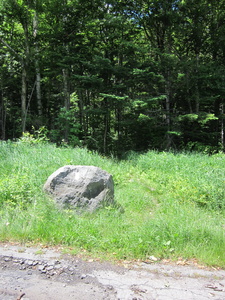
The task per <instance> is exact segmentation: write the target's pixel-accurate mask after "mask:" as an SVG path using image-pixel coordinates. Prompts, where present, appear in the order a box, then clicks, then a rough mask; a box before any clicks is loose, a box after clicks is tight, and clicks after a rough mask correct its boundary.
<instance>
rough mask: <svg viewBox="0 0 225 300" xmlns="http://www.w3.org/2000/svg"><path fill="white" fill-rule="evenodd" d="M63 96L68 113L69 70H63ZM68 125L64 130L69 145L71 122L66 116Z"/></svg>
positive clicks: (66, 124)
mask: <svg viewBox="0 0 225 300" xmlns="http://www.w3.org/2000/svg"><path fill="white" fill-rule="evenodd" d="M62 73H63V96H64V107H65V109H66V112H68V111H69V109H70V92H69V83H68V77H69V75H68V69H63V70H62ZM65 121H66V123H65V129H64V140H65V142H66V143H68V139H69V120H68V118H67V116H66V120H65Z"/></svg>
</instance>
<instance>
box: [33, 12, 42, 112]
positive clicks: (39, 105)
mask: <svg viewBox="0 0 225 300" xmlns="http://www.w3.org/2000/svg"><path fill="white" fill-rule="evenodd" d="M37 33H38V14H37V12H36V11H35V13H34V18H33V36H34V44H35V58H34V59H35V72H36V96H37V110H38V115H39V116H42V99H41V73H40V65H39V47H38V42H37Z"/></svg>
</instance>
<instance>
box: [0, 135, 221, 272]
mask: <svg viewBox="0 0 225 300" xmlns="http://www.w3.org/2000/svg"><path fill="white" fill-rule="evenodd" d="M0 164H1V171H0V240H1V241H20V242H21V243H28V242H32V243H42V244H47V245H63V246H65V247H67V246H68V247H70V248H71V249H72V251H74V253H78V252H80V251H86V252H87V253H90V255H92V256H94V257H95V256H100V257H106V258H110V259H111V258H115V259H148V258H149V257H150V256H155V257H156V258H158V259H162V258H169V259H171V260H176V259H178V258H179V257H182V258H183V259H193V258H194V259H196V260H197V261H198V262H199V263H204V264H207V265H210V266H220V267H225V219H224V216H225V197H224V191H225V190H224V187H225V155H224V154H216V155H212V156H208V155H203V154H185V153H178V154H174V153H167V152H162V153H158V152H154V151H150V152H148V153H146V154H142V155H137V154H135V153H131V154H130V155H129V156H128V158H127V159H126V160H123V161H117V160H116V159H113V158H105V157H102V156H100V155H98V154H96V153H92V152H90V151H88V150H86V149H79V148H77V149H69V148H57V147H56V146H54V145H51V144H44V143H37V144H35V143H34V144H30V143H29V142H24V141H23V140H21V141H19V142H16V143H12V142H1V143H0ZM68 164H74V165H94V166H98V167H100V168H102V169H104V170H106V171H108V172H109V173H111V174H112V175H113V178H114V182H115V199H116V201H117V202H118V203H119V204H120V205H122V207H123V208H124V212H123V213H121V211H120V210H118V209H115V208H112V207H106V208H105V209H101V210H99V211H98V212H96V213H94V214H92V215H87V214H86V215H76V214H75V213H74V212H73V211H59V210H58V209H57V208H56V207H55V206H54V203H53V201H52V200H51V199H49V198H48V197H47V196H46V195H45V194H44V192H43V191H42V187H43V184H44V183H45V181H46V179H47V178H48V176H49V175H50V174H51V173H53V172H54V171H55V170H57V169H58V168H59V167H61V166H63V165H68Z"/></svg>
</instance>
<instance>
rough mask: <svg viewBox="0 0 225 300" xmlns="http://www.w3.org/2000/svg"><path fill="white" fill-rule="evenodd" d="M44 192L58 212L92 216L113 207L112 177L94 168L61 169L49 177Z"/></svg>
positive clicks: (74, 167)
mask: <svg viewBox="0 0 225 300" xmlns="http://www.w3.org/2000/svg"><path fill="white" fill-rule="evenodd" d="M44 190H45V191H46V192H47V193H48V194H50V195H51V196H52V197H53V199H54V200H55V202H56V203H57V204H58V206H59V207H60V208H65V209H78V210H80V209H82V210H85V211H89V212H94V211H95V210H96V209H98V208H100V207H103V206H107V205H113V204H114V183H113V178H112V175H110V174H109V173H107V172H106V171H104V170H102V169H100V168H98V167H94V166H73V165H68V166H64V167H61V168H59V169H58V170H57V171H55V172H54V173H53V174H52V175H50V176H49V178H48V179H47V181H46V183H45V185H44Z"/></svg>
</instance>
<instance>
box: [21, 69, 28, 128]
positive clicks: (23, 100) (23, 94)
mask: <svg viewBox="0 0 225 300" xmlns="http://www.w3.org/2000/svg"><path fill="white" fill-rule="evenodd" d="M26 99H27V70H26V65H25V63H23V64H22V91H21V117H22V133H23V132H25V130H26V118H27V109H26V105H27V101H26Z"/></svg>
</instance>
